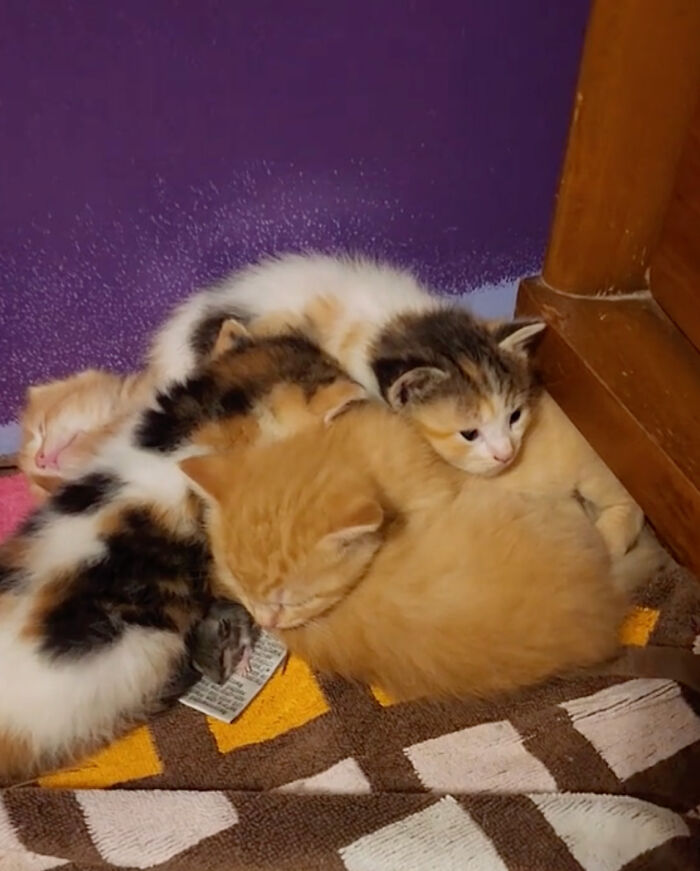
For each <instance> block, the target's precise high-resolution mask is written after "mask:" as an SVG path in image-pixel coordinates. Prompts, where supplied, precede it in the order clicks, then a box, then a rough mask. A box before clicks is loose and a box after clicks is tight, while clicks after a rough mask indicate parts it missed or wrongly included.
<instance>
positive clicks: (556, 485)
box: [492, 392, 644, 558]
mask: <svg viewBox="0 0 700 871" xmlns="http://www.w3.org/2000/svg"><path fill="white" fill-rule="evenodd" d="M492 484H493V485H494V486H498V487H501V488H503V489H506V490H511V491H516V492H519V493H524V494H533V495H539V496H546V497H548V498H567V497H570V496H572V495H574V494H575V495H577V496H579V497H580V498H581V499H582V500H583V501H584V505H585V506H586V507H587V508H588V509H589V511H590V514H591V517H592V519H593V520H594V522H595V525H596V527H597V528H598V532H600V534H601V535H602V537H603V540H604V541H605V543H606V545H607V547H608V550H609V552H610V555H611V556H612V557H613V558H616V557H620V556H622V555H623V554H624V553H626V552H627V551H628V550H629V548H630V547H632V545H633V544H634V543H635V542H636V541H637V538H638V536H639V533H640V532H641V530H642V526H643V525H644V514H643V512H642V509H641V508H640V507H639V506H638V505H637V503H636V502H635V501H634V499H632V497H631V496H630V494H629V493H628V492H627V490H625V488H624V487H623V486H622V484H621V483H620V482H619V481H618V480H617V478H616V477H615V476H614V475H613V473H612V472H611V471H610V469H609V468H608V467H607V466H606V465H605V463H604V462H603V461H602V460H601V459H600V457H599V456H598V454H596V452H595V451H594V450H593V448H592V447H591V446H590V445H589V444H588V442H587V441H586V439H585V438H584V437H583V436H582V435H581V433H580V432H579V431H578V430H577V429H576V427H575V426H574V425H573V423H572V422H571V421H570V420H569V418H568V417H567V416H566V415H565V414H564V412H563V411H562V410H561V408H559V406H558V405H557V404H556V402H555V401H554V400H553V399H552V397H551V396H550V395H549V394H548V393H544V392H543V393H542V394H541V396H540V397H539V399H538V400H537V402H536V403H535V404H534V406H533V410H532V422H531V424H530V430H529V431H528V435H527V438H526V439H525V441H524V443H523V447H522V450H521V452H520V454H519V455H518V457H517V458H516V460H515V462H514V463H513V464H512V465H511V466H510V467H509V468H508V469H506V470H505V471H504V472H503V473H502V474H501V475H498V477H496V478H494V479H493V481H492Z"/></svg>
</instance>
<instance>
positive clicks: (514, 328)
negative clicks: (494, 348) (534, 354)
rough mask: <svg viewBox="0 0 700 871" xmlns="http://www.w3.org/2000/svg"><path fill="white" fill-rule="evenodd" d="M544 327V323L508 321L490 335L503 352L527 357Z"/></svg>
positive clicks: (494, 329)
mask: <svg viewBox="0 0 700 871" xmlns="http://www.w3.org/2000/svg"><path fill="white" fill-rule="evenodd" d="M546 326H547V324H546V323H545V322H544V321H536V320H519V321H508V322H506V323H502V324H499V325H498V326H496V327H494V328H493V329H492V330H491V334H492V335H493V337H494V338H495V339H496V341H497V342H498V345H499V347H501V348H503V350H504V351H509V352H510V353H511V354H517V355H518V356H520V357H529V356H530V352H531V351H532V349H533V348H534V346H535V344H536V341H535V340H536V338H537V336H539V335H540V333H542V331H543V330H544V329H545V328H546Z"/></svg>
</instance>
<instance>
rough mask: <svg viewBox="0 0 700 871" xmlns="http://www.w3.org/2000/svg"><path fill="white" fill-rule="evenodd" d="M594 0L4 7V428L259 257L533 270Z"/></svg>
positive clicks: (431, 271)
mask: <svg viewBox="0 0 700 871" xmlns="http://www.w3.org/2000/svg"><path fill="white" fill-rule="evenodd" d="M587 12H588V2H587V0H567V2H566V3H556V2H552V0H382V2H376V0H318V2H315V0H314V2H305V0H296V2H294V3H291V2H282V0H236V2H231V0H111V2H94V3H91V2H88V0H82V2H80V0H76V2H71V0H51V2H47V0H5V2H4V3H3V4H1V5H0V136H1V137H2V141H1V146H2V161H1V162H0V192H1V193H0V195H1V196H2V208H1V209H0V367H1V371H2V395H1V396H0V423H1V422H2V421H3V420H9V419H10V418H12V416H13V415H14V413H15V411H16V409H17V407H18V404H19V402H20V401H21V396H22V390H23V388H24V386H25V385H26V384H27V383H29V382H32V381H37V380H41V379H45V378H48V377H50V376H56V375H61V374H64V373H67V372H69V371H72V370H75V369H77V368H80V367H83V366H86V365H95V364H101V365H105V366H111V367H118V368H125V367H129V366H132V365H134V364H135V363H136V362H137V360H138V358H139V355H140V354H141V352H142V350H143V348H144V342H145V337H146V334H147V333H148V331H149V330H151V328H152V327H153V326H154V324H156V323H157V322H158V320H159V319H160V318H161V317H162V316H163V313H164V311H165V310H166V309H167V308H168V307H169V305H170V304H171V303H172V302H173V301H175V300H177V299H178V298H181V297H182V296H184V295H185V294H187V293H188V292H190V291H191V290H192V289H193V288H195V287H196V286H197V285H199V284H201V283H203V282H208V281H210V280H212V279H214V278H216V277H217V276H219V275H221V274H222V273H224V272H225V271H226V270H228V269H230V268H232V267H234V266H236V265H237V264H240V263H241V262H244V261H247V260H249V259H251V258H254V257H256V256H257V255H259V254H260V253H261V252H269V251H274V250H280V249H290V248H299V247H304V246H313V247H316V248H324V249H329V248H338V247H343V248H347V247H349V248H352V249H359V250H363V251H369V252H375V253H378V254H381V255H385V256H388V257H390V258H392V259H395V260H398V261H400V262H405V263H408V264H410V265H413V266H415V267H416V268H418V270H419V271H420V272H421V274H422V275H423V276H424V277H425V278H427V279H428V280H430V281H432V282H433V283H434V284H436V285H437V286H438V287H440V288H441V289H443V290H445V291H448V292H463V291H466V290H469V289H471V288H474V287H477V286H479V285H482V284H484V283H486V282H491V281H497V280H500V279H503V278H504V277H514V276H516V275H519V274H522V273H525V272H528V271H530V270H533V269H536V268H537V265H538V263H539V260H540V257H541V254H542V250H543V245H544V241H545V239H546V233H547V227H548V221H549V215H550V211H551V202H552V196H553V193H554V185H555V180H556V175H557V172H558V168H559V164H560V160H561V154H562V148H563V143H564V137H565V134H566V128H567V122H568V113H569V105H570V102H571V94H572V89H573V84H574V81H575V74H576V69H577V66H578V60H579V52H580V46H581V41H582V33H583V28H584V25H585V20H586V16H587Z"/></svg>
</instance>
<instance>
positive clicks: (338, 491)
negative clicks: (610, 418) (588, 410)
mask: <svg viewBox="0 0 700 871" xmlns="http://www.w3.org/2000/svg"><path fill="white" fill-rule="evenodd" d="M534 435H537V433H534ZM181 467H182V468H183V470H184V471H185V473H186V474H187V475H189V477H190V478H191V479H192V480H193V482H194V483H195V486H196V487H197V488H198V490H199V492H201V493H202V494H203V495H204V496H205V498H207V499H208V500H209V501H210V505H211V508H210V511H209V512H208V521H207V522H208V527H209V535H210V538H211V542H212V550H213V555H214V559H215V562H216V568H217V570H216V577H217V581H216V583H217V588H216V589H217V593H218V595H220V596H225V595H229V596H233V597H235V598H237V599H238V600H239V601H241V602H242V603H243V604H244V605H245V606H246V607H247V608H248V609H249V610H250V612H251V613H252V614H253V616H254V617H255V619H256V620H257V622H258V623H260V624H261V625H262V626H265V627H268V628H271V629H273V630H274V631H276V632H277V634H278V635H279V636H280V638H281V639H282V640H283V641H284V642H285V644H287V645H288V646H289V648H290V649H291V650H292V651H293V652H295V653H297V654H299V655H301V656H302V657H304V658H305V659H307V661H308V662H309V663H310V665H311V666H312V667H314V668H318V669H320V670H323V671H330V672H334V673H337V674H339V675H342V676H344V677H346V678H350V679H355V680H359V681H363V682H366V683H371V684H376V685H379V686H381V687H382V688H383V689H385V690H386V691H388V692H389V693H390V694H391V695H392V696H393V697H394V698H397V699H408V698H415V697H419V696H436V697H440V696H462V695H465V694H475V695H487V694H491V693H495V692H498V691H502V690H510V689H514V688H516V687H520V686H524V685H527V684H531V683H535V682H537V681H540V680H542V679H544V678H546V677H548V676H550V675H553V674H555V673H559V672H563V671H565V670H568V669H571V668H576V667H579V666H587V665H590V664H593V663H598V662H601V661H603V660H605V659H606V658H607V657H609V656H610V655H611V654H613V652H614V651H615V649H616V647H617V635H618V628H619V625H620V621H621V618H622V615H623V613H624V607H625V589H626V588H627V587H629V586H630V585H633V584H635V583H637V582H639V581H641V580H642V579H644V578H645V577H646V576H647V573H648V572H650V571H651V570H652V568H653V567H655V560H656V557H657V553H656V550H655V549H654V548H650V547H647V546H646V545H645V544H643V543H640V545H638V546H637V547H635V548H633V550H632V551H631V552H630V553H629V554H628V555H626V556H625V557H621V558H618V559H617V560H615V561H613V562H612V564H611V560H610V557H609V555H608V553H607V550H606V547H605V544H604V542H603V540H602V538H601V536H600V535H599V534H598V532H597V531H596V529H595V527H594V526H593V524H591V522H590V520H589V519H588V518H587V516H586V515H585V513H584V512H583V511H582V509H581V507H580V505H579V503H578V502H577V501H576V500H575V499H574V498H572V497H571V496H568V497H565V498H562V497H560V496H559V493H558V492H555V496H554V498H546V497H545V496H542V495H539V496H537V495H532V494H530V495H523V494H520V493H518V492H515V491H508V490H507V489H505V488H501V487H496V486H494V485H493V483H492V482H487V481H484V480H483V479H480V478H479V477H474V476H464V475H462V474H460V473H459V472H458V471H457V470H455V469H453V468H451V467H450V466H448V465H447V464H445V463H441V462H440V461H439V460H438V458H437V457H436V456H435V455H434V453H433V452H432V451H431V450H430V448H429V446H428V445H427V444H426V442H425V441H424V440H423V439H422V438H421V437H420V435H419V434H418V433H417V432H416V430H415V428H414V427H412V426H411V425H409V424H407V423H406V422H405V421H403V420H402V419H401V418H400V417H398V416H397V415H392V414H391V413H390V412H389V411H388V410H387V409H385V408H382V407H381V406H379V405H375V404H365V405H363V406H359V407H357V408H355V409H354V410H353V409H352V408H351V409H349V410H348V411H347V413H346V414H344V415H343V416H342V417H340V418H338V419H337V420H336V421H335V422H334V423H333V425H332V426H331V427H328V428H325V429H321V428H316V429H315V430H314V429H309V430H306V431H305V432H302V433H300V434H298V435H296V436H294V437H292V438H290V439H287V440H285V441H283V442H280V443H279V444H274V445H266V446H265V445H261V446H256V447H255V448H253V449H252V450H250V451H248V452H246V455H245V456H242V457H240V459H238V460H236V462H235V474H234V473H233V469H234V464H233V463H232V461H231V458H230V457H227V456H225V455H224V456H218V457H217V456H209V457H193V458H189V459H187V460H185V461H183V462H182V463H181ZM465 530H469V535H465V534H464V532H465Z"/></svg>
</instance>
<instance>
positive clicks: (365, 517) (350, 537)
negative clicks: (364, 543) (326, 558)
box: [320, 499, 384, 548]
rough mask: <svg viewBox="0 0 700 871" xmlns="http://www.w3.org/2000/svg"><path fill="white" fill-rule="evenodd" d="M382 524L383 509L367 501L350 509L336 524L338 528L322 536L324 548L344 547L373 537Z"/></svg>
mask: <svg viewBox="0 0 700 871" xmlns="http://www.w3.org/2000/svg"><path fill="white" fill-rule="evenodd" d="M383 522H384V509H383V508H382V506H381V505H380V504H379V502H377V501H376V500H375V499H367V500H366V501H364V502H359V503H357V504H356V505H355V506H354V507H352V508H350V509H349V510H348V511H347V512H346V514H345V516H344V517H343V518H342V520H340V522H339V523H338V528H337V529H334V530H333V532H329V533H328V534H327V535H324V536H323V538H322V539H321V541H320V544H321V545H323V546H324V547H329V546H330V547H334V548H337V547H345V546H347V545H349V544H356V543H358V542H359V541H360V540H361V539H363V538H366V537H367V536H373V535H374V533H375V532H377V530H378V529H379V527H380V526H381V525H382V523H383Z"/></svg>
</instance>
